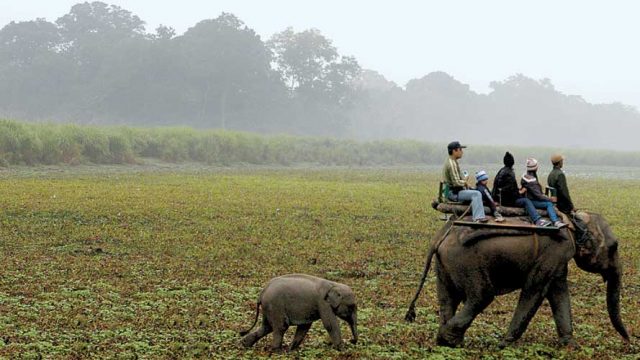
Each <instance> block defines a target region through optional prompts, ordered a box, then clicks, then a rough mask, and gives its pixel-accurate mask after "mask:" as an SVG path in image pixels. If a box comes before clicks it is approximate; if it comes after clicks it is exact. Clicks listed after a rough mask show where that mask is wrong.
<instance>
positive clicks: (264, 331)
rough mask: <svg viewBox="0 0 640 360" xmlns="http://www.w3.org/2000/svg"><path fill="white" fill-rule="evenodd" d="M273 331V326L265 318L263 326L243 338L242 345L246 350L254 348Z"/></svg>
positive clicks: (263, 318)
mask: <svg viewBox="0 0 640 360" xmlns="http://www.w3.org/2000/svg"><path fill="white" fill-rule="evenodd" d="M271 331H272V328H271V325H270V324H269V322H268V321H267V319H266V318H265V317H262V325H261V326H260V327H259V328H258V329H257V330H255V331H253V332H251V333H249V334H247V335H245V336H244V337H243V338H242V345H243V346H244V347H246V348H249V347H252V346H253V344H255V343H256V342H257V341H258V340H260V339H262V338H263V337H265V336H267V335H268V334H269V333H270V332H271Z"/></svg>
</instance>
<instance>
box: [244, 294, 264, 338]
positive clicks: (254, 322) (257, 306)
mask: <svg viewBox="0 0 640 360" xmlns="http://www.w3.org/2000/svg"><path fill="white" fill-rule="evenodd" d="M259 315H260V301H259V300H258V302H257V303H256V318H255V320H253V325H251V328H249V329H248V330H245V331H240V336H245V335H247V334H248V333H249V331H251V330H253V328H254V327H255V326H256V323H257V322H258V316H259Z"/></svg>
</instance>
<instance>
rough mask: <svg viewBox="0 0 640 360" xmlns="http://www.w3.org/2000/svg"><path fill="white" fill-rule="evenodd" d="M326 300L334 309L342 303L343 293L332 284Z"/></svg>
mask: <svg viewBox="0 0 640 360" xmlns="http://www.w3.org/2000/svg"><path fill="white" fill-rule="evenodd" d="M324 300H325V301H326V302H328V303H329V305H331V308H332V309H335V308H337V307H338V306H339V305H340V302H341V301H342V294H341V293H340V291H339V290H338V289H337V288H336V287H335V286H332V287H331V288H329V291H327V294H326V295H325V296H324Z"/></svg>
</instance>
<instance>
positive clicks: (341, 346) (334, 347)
mask: <svg viewBox="0 0 640 360" xmlns="http://www.w3.org/2000/svg"><path fill="white" fill-rule="evenodd" d="M331 347H332V348H333V349H334V350H337V351H342V350H344V343H342V342H341V343H339V344H335V345H332V346H331Z"/></svg>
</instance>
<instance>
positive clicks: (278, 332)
mask: <svg viewBox="0 0 640 360" xmlns="http://www.w3.org/2000/svg"><path fill="white" fill-rule="evenodd" d="M288 328H289V326H288V325H287V324H285V323H282V324H278V325H274V327H273V339H272V342H271V350H272V351H281V350H282V338H283V337H284V333H285V332H287V329H288Z"/></svg>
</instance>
